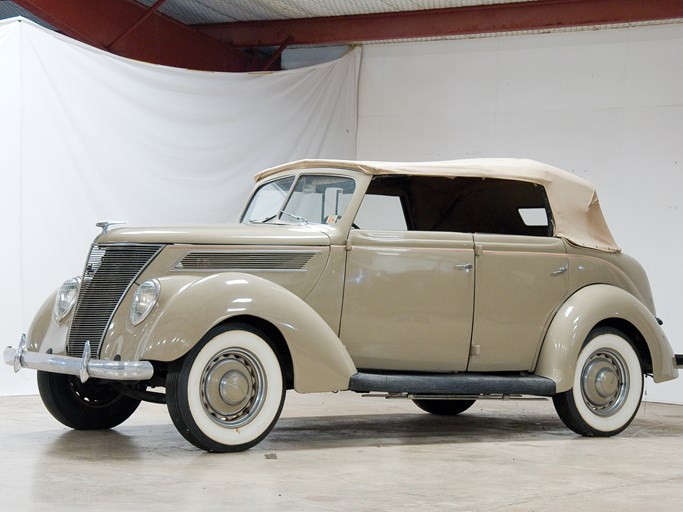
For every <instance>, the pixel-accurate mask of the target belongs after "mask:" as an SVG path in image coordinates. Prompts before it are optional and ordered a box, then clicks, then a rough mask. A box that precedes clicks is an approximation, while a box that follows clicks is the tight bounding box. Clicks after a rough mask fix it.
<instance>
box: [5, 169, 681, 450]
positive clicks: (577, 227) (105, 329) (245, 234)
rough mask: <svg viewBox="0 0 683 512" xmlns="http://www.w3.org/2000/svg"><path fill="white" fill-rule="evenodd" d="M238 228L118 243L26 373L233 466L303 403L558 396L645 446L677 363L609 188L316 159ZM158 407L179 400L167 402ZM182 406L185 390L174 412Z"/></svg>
mask: <svg viewBox="0 0 683 512" xmlns="http://www.w3.org/2000/svg"><path fill="white" fill-rule="evenodd" d="M256 180H257V182H256V186H255V189H254V191H253V193H252V195H251V197H250V199H249V201H248V202H247V204H246V207H245V209H244V211H243V213H242V216H241V220H240V223H239V224H237V225H220V226H197V227H175V228H121V227H118V228H116V229H113V228H112V223H109V222H104V223H100V224H98V225H99V226H100V227H101V228H102V232H101V233H100V234H99V236H97V238H96V239H95V241H94V243H93V244H92V246H91V248H90V253H89V255H88V258H87V261H86V264H85V269H84V271H83V275H82V276H80V277H75V278H73V279H69V280H68V281H66V282H65V283H64V284H63V285H62V287H61V288H60V289H59V290H58V291H57V293H56V295H53V296H51V297H49V298H48V299H47V301H46V302H45V304H44V305H43V306H42V308H41V309H40V311H39V312H38V314H37V316H36V318H35V320H34V321H33V323H32V325H31V327H30V329H29V331H28V333H27V335H26V336H24V337H23V338H22V340H21V342H20V344H19V346H18V348H16V349H13V348H11V347H9V348H7V349H6V350H5V352H4V359H5V361H6V362H7V363H8V364H10V365H14V368H15V370H17V371H18V370H19V369H20V368H22V367H26V368H33V369H37V370H38V388H39V390H40V395H41V397H42V399H43V401H44V403H45V406H46V407H47V409H48V410H49V411H50V413H52V415H53V416H54V417H55V418H57V419H58V420H59V421H61V422H62V423H64V424H65V425H67V426H69V427H71V428H74V429H101V428H111V427H114V426H116V425H118V424H120V423H121V422H123V421H125V420H126V419H127V418H128V417H129V416H130V415H131V414H132V413H133V412H134V411H135V409H136V407H137V406H138V405H139V403H140V401H141V400H149V401H155V402H159V403H167V406H168V411H169V413H170V416H171V418H172V420H173V423H174V424H175V425H176V427H177V428H178V431H179V432H180V433H181V434H182V435H183V436H184V437H185V438H186V439H187V440H188V441H189V442H191V443H193V444H194V445H195V446H197V447H199V448H202V449H204V450H208V451H212V452H227V451H238V450H244V449H247V448H249V447H251V446H253V445H255V444H256V443H258V442H259V441H261V440H262V439H263V438H264V437H265V436H266V435H267V434H268V432H269V431H270V430H271V429H272V428H273V425H274V424H275V422H276V421H277V419H278V417H279V415H280V411H281V410H282V406H283V403H284V398H285V391H286V390H287V389H294V390H296V391H298V392H300V393H313V392H323V391H341V390H351V391H354V392H358V393H363V394H369V395H380V396H382V395H384V396H387V397H392V398H393V397H402V398H406V399H410V400H413V401H414V402H415V404H416V405H417V406H418V407H419V408H421V409H423V410H425V411H427V412H429V413H433V414H441V415H450V414H458V413H461V412H463V411H465V410H466V409H467V408H468V407H470V406H471V405H472V404H473V403H474V402H475V400H478V399H484V398H487V399H488V398H509V397H520V398H521V397H527V396H541V397H552V400H553V403H554V405H555V408H556V410H557V412H558V414H559V416H560V418H561V419H562V421H564V423H565V424H566V425H567V426H568V427H569V428H570V429H572V430H574V431H575V432H577V433H579V434H582V435H585V436H610V435H614V434H617V433H619V432H621V431H622V430H623V429H625V428H626V427H627V426H628V425H629V423H630V422H631V420H632V419H633V417H634V416H635V414H636V412H637V411H638V407H639V405H640V402H641V397H642V393H643V376H644V375H649V376H652V378H653V379H654V381H655V382H662V381H667V380H670V379H674V378H676V377H677V375H678V367H680V365H681V364H682V363H683V357H681V356H676V355H674V353H673V352H672V349H671V347H670V345H669V343H668V342H667V339H666V337H665V335H664V332H663V331H662V328H661V327H660V325H661V321H660V320H658V319H657V318H656V316H655V308H654V303H653V299H652V295H651V291H650V286H649V283H648V280H647V277H646V275H645V272H644V271H643V269H642V268H641V266H640V265H639V264H638V263H637V262H636V261H635V260H634V259H632V258H631V257H629V256H627V255H625V254H624V253H622V252H621V251H620V249H619V247H618V246H617V244H616V243H615V241H614V240H613V238H612V236H611V234H610V232H609V229H608V228H607V225H606V223H605V221H604V218H603V215H602V212H601V210H600V205H599V203H598V199H597V195H596V193H595V191H594V189H593V187H592V185H591V184H590V183H588V182H587V181H585V180H583V179H580V178H578V177H576V176H575V175H573V174H570V173H567V172H564V171H561V170H558V169H556V168H554V167H551V166H548V165H545V164H541V163H539V162H535V161H531V160H517V159H476V160H459V161H451V162H434V163H424V164H417V163H379V162H353V161H329V160H304V161H299V162H294V163H289V164H286V165H282V166H279V167H275V168H272V169H269V170H266V171H264V172H262V173H260V174H259V175H257V177H256ZM155 388H157V389H155ZM162 390H163V391H162Z"/></svg>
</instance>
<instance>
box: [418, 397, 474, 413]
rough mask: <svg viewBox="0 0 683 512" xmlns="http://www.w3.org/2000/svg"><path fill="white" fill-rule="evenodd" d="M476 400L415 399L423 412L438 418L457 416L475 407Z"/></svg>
mask: <svg viewBox="0 0 683 512" xmlns="http://www.w3.org/2000/svg"><path fill="white" fill-rule="evenodd" d="M475 401H476V400H420V399H415V400H413V402H415V405H417V406H418V407H419V408H420V409H422V410H423V411H426V412H428V413H430V414H436V415H438V416H455V415H456V414H460V413H461V412H465V411H466V410H467V409H469V408H470V407H472V405H474V402H475Z"/></svg>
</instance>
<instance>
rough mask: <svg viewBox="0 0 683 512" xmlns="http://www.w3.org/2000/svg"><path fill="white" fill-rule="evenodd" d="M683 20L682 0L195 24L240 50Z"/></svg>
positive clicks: (587, 1) (568, 0) (552, 0)
mask: <svg viewBox="0 0 683 512" xmlns="http://www.w3.org/2000/svg"><path fill="white" fill-rule="evenodd" d="M680 17H683V0H537V1H534V2H515V3H506V4H487V5H478V6H470V7H454V8H449V9H430V10H423V11H408V12H393V13H381V14H365V15H356V16H332V17H326V18H303V19H291V20H275V21H250V22H234V23H220V24H208V25H195V26H196V27H197V28H198V29H200V30H201V31H202V32H204V33H205V34H208V35H210V36H211V37H214V38H216V39H219V40H221V41H224V42H226V43H229V44H231V45H232V46H235V47H238V48H244V47H257V46H278V45H280V44H282V43H283V42H284V41H285V40H288V39H290V38H291V39H290V44H292V45H310V44H333V43H352V42H362V41H382V40H390V39H415V38H424V37H440V36H456V35H466V34H483V33H496V32H515V31H522V30H547V29H557V28H565V27H576V26H591V25H605V24H619V23H632V22H638V21H652V20H662V19H671V18H680Z"/></svg>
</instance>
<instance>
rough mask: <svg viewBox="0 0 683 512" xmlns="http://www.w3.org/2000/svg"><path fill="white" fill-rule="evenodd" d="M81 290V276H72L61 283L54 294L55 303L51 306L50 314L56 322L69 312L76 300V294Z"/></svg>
mask: <svg viewBox="0 0 683 512" xmlns="http://www.w3.org/2000/svg"><path fill="white" fill-rule="evenodd" d="M80 292H81V278H80V277H72V278H71V279H67V280H66V281H64V282H63V283H62V286H60V287H59V290H57V294H56V295H55V305H54V307H53V308H52V314H53V315H54V317H55V320H57V322H61V321H62V320H64V318H66V316H67V315H68V314H69V313H71V311H72V310H73V308H74V306H75V305H76V302H77V301H78V294H79V293H80Z"/></svg>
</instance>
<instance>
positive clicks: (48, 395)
mask: <svg viewBox="0 0 683 512" xmlns="http://www.w3.org/2000/svg"><path fill="white" fill-rule="evenodd" d="M38 392H39V393H40V398H42V400H43V403H44V404H45V408H46V409H47V410H48V411H49V412H50V414H52V416H54V417H55V419H57V420H58V421H60V422H61V423H63V424H64V425H66V426H67V427H70V428H73V429H76V430H97V429H108V428H114V427H115V426H117V425H119V424H121V423H123V422H124V421H126V420H127V419H128V418H129V417H130V416H131V414H133V413H134V412H135V409H137V408H138V406H139V405H140V400H138V399H136V398H131V397H129V396H125V395H122V394H121V393H119V392H118V391H116V390H115V389H114V388H113V387H112V386H111V384H110V383H109V382H107V381H104V380H99V379H88V380H87V381H86V382H81V381H80V379H79V378H78V377H73V376H71V375H62V374H60V373H50V372H44V371H38Z"/></svg>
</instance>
